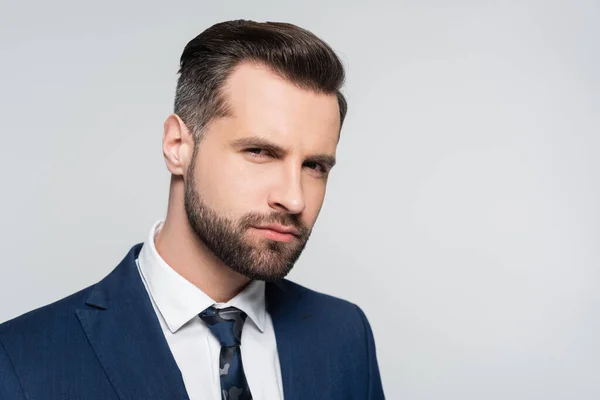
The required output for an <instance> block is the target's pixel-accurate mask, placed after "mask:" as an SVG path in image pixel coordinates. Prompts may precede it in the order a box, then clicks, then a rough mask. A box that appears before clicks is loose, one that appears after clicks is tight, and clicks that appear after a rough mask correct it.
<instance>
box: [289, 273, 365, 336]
mask: <svg viewBox="0 0 600 400" xmlns="http://www.w3.org/2000/svg"><path fill="white" fill-rule="evenodd" d="M281 284H282V287H283V288H284V290H285V291H286V292H288V293H294V294H295V296H297V297H298V303H299V305H300V307H301V308H303V309H310V310H313V311H314V310H322V311H323V312H324V313H326V314H327V315H329V316H330V317H331V316H332V315H335V316H336V318H339V319H351V320H353V321H355V322H360V324H361V325H362V324H363V323H364V319H366V318H365V316H364V312H363V311H362V310H361V308H360V307H359V306H358V305H356V304H355V303H352V302H350V301H348V300H345V299H342V298H339V297H335V296H332V295H329V294H326V293H322V292H318V291H316V290H313V289H309V288H307V287H305V286H302V285H300V284H298V283H295V282H292V281H289V280H287V279H285V280H283V281H282V283H281Z"/></svg>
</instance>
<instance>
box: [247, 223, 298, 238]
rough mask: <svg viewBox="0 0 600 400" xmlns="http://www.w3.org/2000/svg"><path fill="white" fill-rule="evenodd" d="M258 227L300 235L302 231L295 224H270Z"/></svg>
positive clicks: (258, 227)
mask: <svg viewBox="0 0 600 400" xmlns="http://www.w3.org/2000/svg"><path fill="white" fill-rule="evenodd" d="M256 228H257V229H268V230H271V231H274V232H277V233H283V234H290V235H294V236H300V231H299V230H298V229H296V228H294V227H293V226H284V225H279V224H270V225H262V226H257V227H256Z"/></svg>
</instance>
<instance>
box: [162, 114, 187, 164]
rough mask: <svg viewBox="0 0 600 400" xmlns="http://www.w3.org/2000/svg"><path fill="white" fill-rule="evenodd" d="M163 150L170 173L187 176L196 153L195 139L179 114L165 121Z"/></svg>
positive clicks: (172, 115)
mask: <svg viewBox="0 0 600 400" xmlns="http://www.w3.org/2000/svg"><path fill="white" fill-rule="evenodd" d="M162 150H163V156H164V158H165V163H166V164H167V169H168V170H169V172H171V174H173V175H181V176H185V173H186V171H187V168H188V165H190V162H191V160H192V155H193V153H194V137H193V135H192V133H191V132H190V130H189V129H188V127H187V126H186V125H185V123H184V122H183V121H182V120H181V118H179V116H178V115H177V114H171V115H169V116H168V117H167V119H166V120H165V123H164V131H163V139H162Z"/></svg>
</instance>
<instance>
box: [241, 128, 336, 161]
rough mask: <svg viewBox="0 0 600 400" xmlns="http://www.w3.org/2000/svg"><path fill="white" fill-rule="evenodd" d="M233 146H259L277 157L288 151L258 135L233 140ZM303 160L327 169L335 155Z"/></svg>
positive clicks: (315, 156) (323, 155)
mask: <svg viewBox="0 0 600 400" xmlns="http://www.w3.org/2000/svg"><path fill="white" fill-rule="evenodd" d="M232 144H233V146H235V147H238V148H243V147H259V148H261V149H264V150H267V151H269V152H271V153H273V155H275V156H277V157H282V156H284V155H285V154H287V153H288V151H287V150H286V149H284V148H283V147H281V146H280V145H278V144H276V143H273V142H272V141H270V140H268V139H265V138H262V137H260V136H251V137H245V138H241V139H236V140H234V141H233V143H232ZM305 161H308V162H316V163H320V164H323V165H325V166H326V167H327V168H328V169H331V168H333V166H334V165H335V163H336V160H335V157H334V156H331V155H329V154H315V155H312V156H309V157H307V158H306V160H305Z"/></svg>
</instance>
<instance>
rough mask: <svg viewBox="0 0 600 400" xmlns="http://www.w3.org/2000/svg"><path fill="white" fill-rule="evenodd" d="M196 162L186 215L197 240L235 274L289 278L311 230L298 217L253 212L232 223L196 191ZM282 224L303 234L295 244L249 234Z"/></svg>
mask: <svg viewBox="0 0 600 400" xmlns="http://www.w3.org/2000/svg"><path fill="white" fill-rule="evenodd" d="M194 164H195V163H194V162H192V164H191V165H190V166H189V169H188V177H187V179H186V181H187V182H186V183H185V198H184V205H185V212H186V214H187V218H188V221H189V223H190V225H191V227H192V229H193V230H194V232H195V233H196V235H197V237H198V238H199V239H200V240H201V241H202V242H203V243H204V245H205V246H206V247H207V248H208V249H209V250H210V251H211V252H212V253H213V254H214V255H215V256H216V257H217V258H219V259H220V260H221V261H222V262H223V263H224V264H225V265H226V266H228V267H229V268H230V269H231V270H233V271H235V272H237V273H239V274H242V275H244V276H246V277H248V278H250V279H252V280H263V281H267V282H273V281H276V280H279V279H282V278H283V277H285V276H286V275H287V274H288V273H289V272H290V271H291V270H292V268H293V267H294V264H295V263H296V261H297V260H298V258H299V257H300V254H302V251H303V250H304V247H305V246H306V243H307V242H308V238H309V237H310V233H311V230H310V229H308V228H307V227H305V226H304V225H303V224H302V223H301V222H300V220H299V218H298V215H296V214H285V213H277V212H275V213H272V214H269V215H264V214H261V213H256V212H250V213H247V214H245V215H243V216H242V217H240V218H239V219H237V220H232V219H230V218H227V217H225V216H223V215H220V214H219V213H218V212H217V211H215V210H214V209H212V208H210V207H209V206H208V205H207V204H206V202H205V201H204V200H203V199H202V197H201V196H200V193H198V191H197V190H196V185H195V180H194V174H193V171H194ZM268 224H281V225H285V226H293V227H295V228H296V229H298V231H299V232H300V233H299V235H298V236H296V237H295V238H294V240H292V242H289V243H285V242H277V241H274V240H271V239H268V238H259V239H258V240H255V239H254V238H250V237H249V235H248V231H249V230H250V229H251V228H252V227H256V226H261V225H268Z"/></svg>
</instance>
